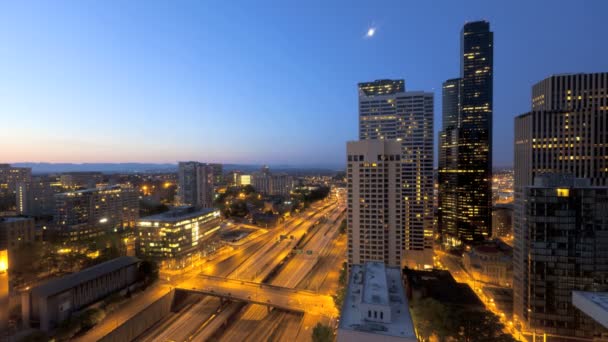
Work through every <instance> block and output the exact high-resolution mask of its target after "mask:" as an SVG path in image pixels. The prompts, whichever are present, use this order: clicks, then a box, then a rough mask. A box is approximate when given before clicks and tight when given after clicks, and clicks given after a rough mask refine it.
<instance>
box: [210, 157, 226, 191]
mask: <svg viewBox="0 0 608 342" xmlns="http://www.w3.org/2000/svg"><path fill="white" fill-rule="evenodd" d="M209 165H211V168H212V169H213V185H214V186H220V185H226V181H225V179H224V166H223V165H222V164H219V163H213V164H209Z"/></svg>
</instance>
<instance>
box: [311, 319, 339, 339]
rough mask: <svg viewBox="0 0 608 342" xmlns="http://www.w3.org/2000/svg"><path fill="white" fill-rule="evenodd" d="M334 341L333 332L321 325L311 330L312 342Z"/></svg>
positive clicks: (318, 324)
mask: <svg viewBox="0 0 608 342" xmlns="http://www.w3.org/2000/svg"><path fill="white" fill-rule="evenodd" d="M333 340H334V332H333V330H332V329H331V328H330V327H329V326H327V325H323V324H321V323H317V325H315V327H314V328H313V330H312V341H313V342H332V341H333Z"/></svg>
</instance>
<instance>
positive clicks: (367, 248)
mask: <svg viewBox="0 0 608 342" xmlns="http://www.w3.org/2000/svg"><path fill="white" fill-rule="evenodd" d="M346 150H347V155H348V156H347V172H346V177H347V180H348V219H347V227H348V264H349V265H351V266H352V265H355V264H356V265H360V264H364V263H365V262H368V261H382V262H384V263H385V264H386V265H388V266H394V267H401V264H402V260H403V253H404V251H405V248H404V247H405V240H406V238H407V237H406V232H405V225H404V224H403V195H402V191H401V187H402V184H403V183H402V173H403V171H402V170H403V168H402V163H401V154H402V149H401V143H400V142H398V141H395V140H361V141H351V142H348V143H347V147H346Z"/></svg>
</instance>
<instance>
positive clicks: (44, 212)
mask: <svg viewBox="0 0 608 342" xmlns="http://www.w3.org/2000/svg"><path fill="white" fill-rule="evenodd" d="M62 191H63V188H62V186H61V183H60V182H57V181H53V180H51V179H45V178H43V177H32V180H31V182H28V183H23V182H22V183H19V184H17V191H16V192H17V213H18V214H19V215H27V216H36V217H41V216H52V215H53V213H54V211H55V194H58V193H61V192H62Z"/></svg>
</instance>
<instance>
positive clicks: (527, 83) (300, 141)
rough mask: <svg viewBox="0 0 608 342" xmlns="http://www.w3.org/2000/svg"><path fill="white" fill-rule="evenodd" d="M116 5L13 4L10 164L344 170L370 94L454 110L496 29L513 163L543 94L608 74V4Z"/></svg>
mask: <svg viewBox="0 0 608 342" xmlns="http://www.w3.org/2000/svg"><path fill="white" fill-rule="evenodd" d="M115 4H116V5H115V6H106V5H105V4H104V5H100V4H98V5H91V4H88V5H81V4H77V3H69V5H68V3H61V4H52V5H51V4H44V3H38V4H36V5H35V6H23V5H22V4H10V5H5V6H3V7H5V10H3V11H2V13H3V14H4V15H3V16H2V17H3V18H2V20H0V22H1V23H2V24H0V25H2V26H1V28H2V29H1V30H0V32H1V33H0V38H1V39H2V40H3V41H5V42H6V44H4V45H2V46H0V51H1V52H2V54H3V56H6V58H4V61H3V62H2V63H0V70H2V72H3V74H5V75H6V77H5V78H3V80H2V81H0V101H1V102H2V103H3V107H4V110H5V112H6V113H9V115H7V122H6V123H5V124H6V126H5V127H9V128H10V130H9V131H6V130H5V131H4V132H3V135H2V138H1V141H0V143H1V145H2V146H3V150H4V151H3V157H4V158H3V159H5V160H6V161H7V162H39V161H41V162H76V163H80V162H128V161H133V162H158V163H162V162H171V163H175V162H176V161H177V160H202V161H218V162H238V163H259V164H262V163H269V164H292V165H310V166H313V165H314V166H320V165H323V166H332V167H336V166H339V167H344V165H345V160H344V152H345V151H344V141H348V140H353V139H354V138H356V136H357V107H356V103H357V101H356V97H357V83H358V82H360V81H362V80H374V79H383V78H399V79H405V83H406V88H407V89H408V90H412V91H417V90H425V91H433V92H434V93H435V108H441V93H440V92H441V85H442V82H443V81H445V80H446V79H448V78H452V77H457V76H458V74H459V72H458V70H459V67H460V66H459V64H458V63H456V61H457V59H456V58H457V57H456V56H458V54H459V30H460V28H461V27H462V25H463V24H464V23H465V22H466V21H473V20H481V19H485V20H488V21H490V22H492V27H493V31H494V32H497V42H498V43H497V44H496V46H495V82H494V83H495V87H494V119H495V120H494V121H495V122H494V146H495V148H494V156H495V158H494V166H510V165H511V164H512V159H513V157H512V156H513V143H512V141H513V129H512V127H513V118H514V117H515V116H516V115H519V114H521V113H524V112H526V111H527V110H528V108H530V93H531V89H532V85H533V84H534V83H536V82H537V81H539V80H541V79H544V78H546V77H548V76H550V75H552V74H560V73H567V72H576V73H578V72H593V71H601V70H605V69H606V68H607V67H608V59H607V58H605V56H606V55H608V47H606V46H603V45H601V44H599V45H594V44H593V42H594V41H601V36H600V34H601V32H602V30H601V22H602V21H601V18H600V17H599V16H600V15H601V14H600V13H603V12H605V10H606V9H608V4H606V3H603V2H599V1H597V2H586V3H585V5H586V6H585V7H582V6H579V7H576V8H572V6H566V5H565V4H566V3H565V2H563V3H562V5H563V6H560V5H559V4H555V3H554V5H553V6H552V7H550V8H549V7H547V6H546V3H545V4H543V3H533V4H526V5H525V6H526V7H524V3H523V2H520V3H515V4H485V3H482V2H467V6H462V5H461V4H452V3H448V2H441V3H437V4H435V6H433V5H430V4H417V5H416V9H418V10H417V11H409V10H410V9H411V8H410V7H411V6H408V4H402V3H400V4H396V3H395V6H385V7H382V8H380V7H377V6H372V5H371V4H364V3H356V4H355V6H352V7H348V6H342V5H340V4H339V3H334V4H332V5H329V6H328V5H325V6H323V7H322V8H321V13H322V14H321V15H319V11H318V9H317V7H319V4H299V5H298V6H300V7H295V5H291V6H290V5H285V4H280V5H279V4H274V6H271V5H270V4H263V5H255V6H254V5H241V6H238V7H236V6H231V5H229V4H221V5H218V6H213V7H212V6H210V5H204V4H194V3H187V4H184V5H183V6H181V7H175V6H171V7H170V8H165V7H164V5H162V4H151V5H149V6H145V7H144V6H143V3H139V2H132V3H129V4H121V5H120V7H119V6H118V5H117V3H115ZM248 6H251V7H248ZM292 6H293V7H292ZM304 6H306V7H304ZM524 8H525V9H526V10H525V11H524V10H523V9H524ZM441 13H450V16H449V17H447V16H442V15H438V14H441ZM538 13H544V15H540V16H539V15H538ZM9 14H10V15H9ZM251 14H254V15H251ZM278 14H281V15H278ZM336 18H338V20H336ZM513 18H517V19H518V20H513ZM235 20H238V21H239V22H240V24H239V25H234V21H235ZM85 22H86V25H81V24H82V23H85ZM563 22H569V23H570V24H569V25H562V24H561V23H563ZM370 32H371V34H370ZM416 32H424V33H425V34H424V35H416V34H415V33H416ZM532 32H533V33H534V35H533V36H532ZM534 37H538V39H535V38H534ZM526 39H532V43H533V44H523V41H525V40H526ZM395 42H398V43H399V42H401V43H399V44H395ZM564 42H566V43H567V44H568V49H563V48H562V47H563V45H564ZM396 45H397V46H396ZM210 46H213V47H214V48H213V49H210V48H209V47H210ZM590 50H593V52H594V53H593V54H582V55H581V54H580V53H579V52H578V51H590ZM518 51H520V52H521V53H518ZM429 57H430V58H429ZM548 57H551V58H548ZM370 61H372V62H371V63H370ZM514 71H519V72H514ZM328 89H329V90H331V91H327V90H328ZM440 117H441V112H440V111H436V112H435V122H441V120H440ZM296 123H297V124H296ZM440 128H441V126H440V125H435V137H436V136H437V131H438V130H439V129H440ZM260 133H263V134H260ZM279 141H280V142H281V149H280V150H278V149H277V148H276V146H277V142H279ZM119 146H120V148H118V147H119Z"/></svg>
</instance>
